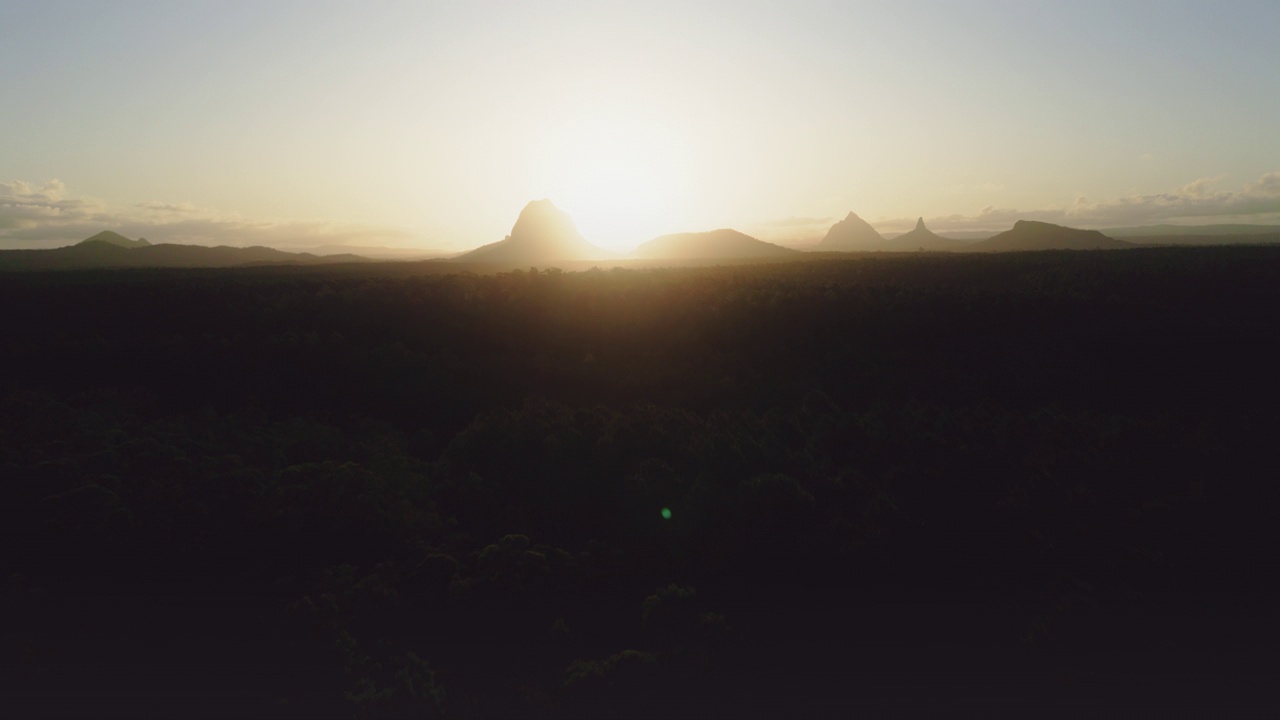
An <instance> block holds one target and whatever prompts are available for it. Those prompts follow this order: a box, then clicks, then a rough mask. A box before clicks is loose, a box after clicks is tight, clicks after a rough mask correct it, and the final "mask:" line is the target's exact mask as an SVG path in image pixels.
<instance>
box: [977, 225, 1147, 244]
mask: <svg viewBox="0 0 1280 720" xmlns="http://www.w3.org/2000/svg"><path fill="white" fill-rule="evenodd" d="M1131 247H1134V245H1133V244H1132V243H1127V242H1125V241H1123V240H1116V239H1115V238H1111V237H1107V236H1106V235H1103V234H1102V233H1100V232H1098V231H1097V230H1077V229H1076V228H1069V227H1063V226H1061V225H1054V224H1052V223H1046V222H1037V221H1035V220H1019V221H1018V222H1016V223H1014V224H1013V229H1011V230H1005V231H1004V232H1002V233H1000V234H999V235H995V236H993V237H991V238H989V239H987V240H982V241H980V242H976V243H973V244H972V245H965V246H963V247H962V248H961V249H963V250H965V251H966V252H1016V251H1023V250H1118V249H1121V248H1131Z"/></svg>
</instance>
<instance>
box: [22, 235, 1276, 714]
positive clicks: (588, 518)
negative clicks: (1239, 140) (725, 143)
mask: <svg viewBox="0 0 1280 720" xmlns="http://www.w3.org/2000/svg"><path fill="white" fill-rule="evenodd" d="M427 267H428V266H426V265H423V264H413V263H401V264H396V263H366V264H360V265H334V266H314V267H255V268H240V269H214V270H211V269H203V270H201V269H188V270H177V269H134V270H128V269H117V270H95V271H65V272H29V273H9V274H3V275H0V307H4V308H5V310H6V312H5V321H4V324H3V335H2V338H3V339H2V340H0V368H3V372H0V513H3V517H0V534H3V538H2V542H0V547H2V548H3V554H2V555H0V571H3V579H4V588H3V602H4V617H5V623H4V630H3V634H2V635H0V642H2V643H3V645H2V646H0V662H2V663H3V665H2V666H0V682H2V683H3V685H2V686H0V713H3V714H5V715H9V716H12V717H41V716H58V717H84V716H104V717H142V716H148V715H150V716H172V717H232V716H242V717H243V716H270V717H343V718H351V717H355V718H375V717H453V718H469V717H484V718H488V717H538V718H544V717H545V718H560V717H815V716H823V717H883V716H908V717H911V716H921V715H938V714H948V715H951V716H954V715H955V714H957V713H958V714H961V715H965V714H970V713H972V714H974V715H976V716H1011V717H1027V716H1034V717H1053V716H1063V717H1079V716H1081V715H1085V714H1088V715H1090V716H1094V717H1104V716H1119V717H1131V716H1133V714H1134V710H1135V708H1141V709H1142V710H1143V711H1147V712H1151V713H1152V714H1153V715H1156V716H1161V717H1170V716H1178V715H1187V716H1204V715H1205V713H1206V712H1208V711H1209V708H1213V709H1215V712H1218V713H1221V712H1224V711H1226V712H1228V714H1237V715H1239V714H1250V715H1257V716H1265V715H1268V714H1270V713H1273V712H1277V711H1280V693H1277V692H1276V691H1275V688H1274V684H1275V678H1276V671H1277V669H1280V668H1278V664H1277V661H1276V660H1275V651H1274V647H1275V641H1276V640H1277V638H1280V633H1277V630H1278V629H1280V627H1278V626H1280V620H1278V619H1277V616H1276V614H1275V611H1274V608H1275V607H1276V606H1277V605H1278V599H1277V597H1276V590H1275V587H1274V586H1275V581H1274V574H1275V571H1276V568H1277V567H1280V483H1277V477H1278V474H1277V471H1276V467H1277V462H1278V459H1280V458H1278V457H1277V449H1278V448H1280V434H1278V433H1280V380H1278V379H1277V372H1278V371H1280V317H1278V315H1277V313H1278V311H1280V248H1277V247H1214V248H1150V249H1134V250H1120V251H1090V252H1039V253H1009V254H996V255H949V254H933V253H919V254H912V255H905V254H904V255H890V254H886V255H880V256H865V257H846V258H838V257H831V256H828V257H817V258H810V259H804V260H799V261H794V262H786V263H777V264H768V263H762V264H750V265H737V266H721V267H702V268H671V269H652V268H650V269H612V270H610V269H593V270H588V271H582V272H562V271H560V270H557V269H536V268H528V269H524V270H519V271H514V272H502V273H495V274H473V273H456V271H454V272H451V273H446V272H444V271H441V270H438V269H437V270H434V271H428V270H427V269H426V268H427ZM960 709H963V711H960Z"/></svg>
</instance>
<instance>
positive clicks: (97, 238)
mask: <svg viewBox="0 0 1280 720" xmlns="http://www.w3.org/2000/svg"><path fill="white" fill-rule="evenodd" d="M95 242H101V243H107V244H108V245H115V246H117V247H122V248H140V247H150V246H151V243H149V242H147V241H146V240H145V239H144V238H138V239H137V240H130V239H129V238H127V237H125V236H123V235H121V234H120V233H117V232H112V231H110V230H103V231H102V232H100V233H98V234H97V235H94V236H93V237H87V238H85V239H84V240H81V241H80V242H78V243H76V244H77V245H83V244H85V243H95Z"/></svg>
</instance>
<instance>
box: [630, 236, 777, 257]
mask: <svg viewBox="0 0 1280 720" xmlns="http://www.w3.org/2000/svg"><path fill="white" fill-rule="evenodd" d="M632 254H633V256H634V257H637V258H648V259H668V260H729V259H737V258H775V257H776V258H779V259H781V258H790V257H797V256H799V255H800V252H799V251H798V250H791V249H789V248H784V247H782V246H781V245H774V244H773V243H767V242H764V241H763V240H757V239H755V238H753V237H751V236H750V235H744V234H743V233H740V232H738V231H737V230H729V229H721V230H711V231H709V232H694V233H676V234H674V235H663V236H661V237H657V238H654V239H653V240H650V241H649V242H647V243H644V244H643V245H641V246H640V247H638V248H636V250H635V252H634V253H632Z"/></svg>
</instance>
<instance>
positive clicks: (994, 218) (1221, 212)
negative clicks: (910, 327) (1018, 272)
mask: <svg viewBox="0 0 1280 720" xmlns="http://www.w3.org/2000/svg"><path fill="white" fill-rule="evenodd" d="M1221 181H1222V177H1221V176H1219V177H1203V178H1198V179H1196V180H1192V181H1191V182H1189V183H1186V184H1185V185H1182V186H1181V187H1178V188H1175V189H1173V190H1171V191H1169V192H1164V193H1156V194H1152V195H1131V196H1128V197H1122V198H1116V199H1112V200H1102V201H1092V200H1089V199H1087V198H1083V197H1078V198H1076V199H1075V201H1074V202H1072V203H1071V204H1070V205H1069V206H1066V207H1061V208H1045V209H1039V210H1018V209H1015V208H1001V207H996V206H987V207H985V208H983V209H982V210H979V211H978V212H977V214H975V215H960V214H956V215H946V216H940V217H933V218H925V222H926V223H927V224H928V225H929V227H930V228H931V229H933V230H934V231H936V232H947V231H951V232H960V231H969V230H994V231H999V230H1007V229H1009V227H1011V226H1012V225H1013V223H1014V222H1015V221H1017V220H1040V221H1043V222H1051V223H1056V224H1059V225H1070V226H1072V227H1081V228H1108V227H1127V226H1133V225H1156V224H1160V223H1172V224H1187V225H1203V224H1209V223H1228V222H1252V223H1276V222H1280V171H1278V172H1270V173H1267V174H1265V175H1263V176H1261V177H1260V178H1258V179H1257V180H1255V181H1253V182H1250V183H1246V184H1245V185H1244V186H1243V187H1242V188H1241V189H1239V190H1217V189H1215V186H1216V185H1217V184H1218V183H1220V182H1221ZM914 225H915V218H894V219H892V220H885V221H880V222H877V223H876V228H877V229H878V230H880V231H881V232H893V231H905V230H909V229H910V228H911V227H913V226H914Z"/></svg>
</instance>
